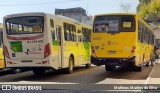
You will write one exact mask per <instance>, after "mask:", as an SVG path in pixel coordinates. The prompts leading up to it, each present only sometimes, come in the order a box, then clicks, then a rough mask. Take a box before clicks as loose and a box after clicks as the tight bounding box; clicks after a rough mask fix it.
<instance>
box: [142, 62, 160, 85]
mask: <svg viewBox="0 0 160 93" xmlns="http://www.w3.org/2000/svg"><path fill="white" fill-rule="evenodd" d="M145 83H146V84H160V62H159V63H157V64H155V66H154V67H153V69H152V71H151V73H150V75H149V76H148V78H147V80H146V82H145Z"/></svg>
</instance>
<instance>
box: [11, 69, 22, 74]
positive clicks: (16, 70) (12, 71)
mask: <svg viewBox="0 0 160 93" xmlns="http://www.w3.org/2000/svg"><path fill="white" fill-rule="evenodd" d="M10 72H11V73H12V74H18V73H21V69H11V71H10Z"/></svg>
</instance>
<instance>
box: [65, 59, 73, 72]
mask: <svg viewBox="0 0 160 93" xmlns="http://www.w3.org/2000/svg"><path fill="white" fill-rule="evenodd" d="M73 68H74V65H73V58H72V57H70V58H69V63H68V68H66V69H65V72H66V73H67V74H71V73H72V72H73Z"/></svg>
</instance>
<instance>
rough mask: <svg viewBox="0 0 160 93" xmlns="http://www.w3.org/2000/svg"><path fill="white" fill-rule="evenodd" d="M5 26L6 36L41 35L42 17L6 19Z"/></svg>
mask: <svg viewBox="0 0 160 93" xmlns="http://www.w3.org/2000/svg"><path fill="white" fill-rule="evenodd" d="M5 24H6V31H7V34H8V35H15V34H32V33H42V32H43V25H44V17H41V16H27V17H26V16H25V17H14V18H8V19H6V21H5Z"/></svg>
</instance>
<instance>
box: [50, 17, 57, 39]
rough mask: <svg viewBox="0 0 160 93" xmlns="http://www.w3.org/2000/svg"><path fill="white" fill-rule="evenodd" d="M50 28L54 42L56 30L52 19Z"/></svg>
mask: <svg viewBox="0 0 160 93" xmlns="http://www.w3.org/2000/svg"><path fill="white" fill-rule="evenodd" d="M50 27H51V34H52V40H55V39H56V38H55V30H54V21H53V19H50Z"/></svg>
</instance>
